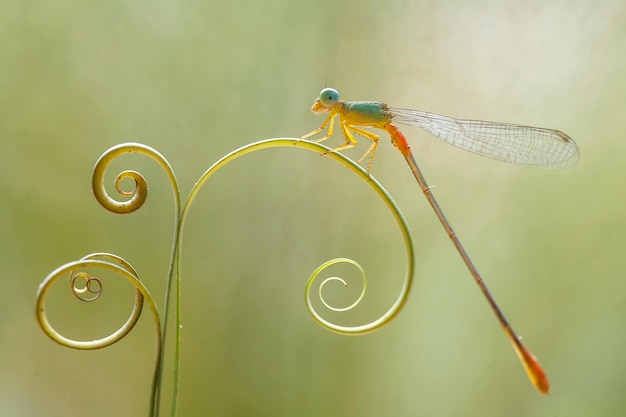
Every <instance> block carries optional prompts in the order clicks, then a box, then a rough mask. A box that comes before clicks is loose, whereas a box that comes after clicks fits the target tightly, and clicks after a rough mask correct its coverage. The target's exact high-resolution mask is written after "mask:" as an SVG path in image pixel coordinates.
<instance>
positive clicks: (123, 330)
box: [36, 253, 161, 350]
mask: <svg viewBox="0 0 626 417" xmlns="http://www.w3.org/2000/svg"><path fill="white" fill-rule="evenodd" d="M85 268H102V269H105V270H108V271H112V272H114V273H116V274H118V275H120V276H122V277H123V278H125V279H126V280H128V281H130V282H131V283H132V284H133V285H134V286H135V302H134V306H133V310H132V311H131V313H130V316H129V317H128V319H127V320H126V322H125V323H124V324H123V325H122V326H121V327H120V328H119V329H118V330H116V331H115V332H113V333H111V334H110V335H108V336H105V337H103V338H100V339H96V340H89V341H80V340H74V339H70V338H67V337H65V336H63V335H61V334H60V333H59V332H57V331H56V330H55V329H54V327H53V326H52V325H51V324H50V321H49V320H48V317H47V316H46V309H45V305H46V296H47V295H48V292H49V291H50V289H51V287H52V285H53V284H54V283H55V282H56V281H58V280H59V279H60V278H62V277H63V276H67V274H68V273H69V275H70V288H71V290H72V293H73V294H74V295H75V296H76V297H78V298H79V299H80V300H82V301H86V302H91V301H95V300H96V299H97V298H98V297H99V296H100V295H101V293H102V289H103V285H102V282H101V281H100V279H99V278H95V277H92V276H90V275H89V274H87V273H86V272H82V271H80V272H76V271H77V270H79V269H85ZM78 280H81V281H82V282H83V283H84V284H85V285H84V286H83V287H78V286H77V281H78ZM84 293H90V294H94V295H93V296H92V297H83V294H84ZM144 300H146V301H147V302H148V305H149V306H150V309H151V310H152V313H153V315H154V318H155V326H156V332H157V334H158V335H159V336H160V333H161V329H160V325H161V323H160V320H159V317H158V312H157V310H156V307H155V305H154V302H153V300H152V297H150V294H149V293H148V290H147V289H146V288H145V286H144V285H143V283H142V282H141V281H140V280H139V276H138V275H137V272H136V271H135V270H134V269H133V267H132V266H130V264H129V263H128V262H126V261H125V260H124V259H122V258H120V257H118V256H115V255H112V254H107V253H94V254H91V255H87V256H85V257H84V258H82V259H80V260H78V261H74V262H69V263H67V264H65V265H63V266H61V267H59V268H57V269H56V270H54V271H52V272H51V273H50V275H48V276H47V277H46V279H45V280H44V281H43V282H42V283H41V285H40V286H39V290H38V291H37V303H36V316H37V321H38V323H39V326H41V329H42V330H43V331H44V333H45V334H46V335H48V337H50V338H51V339H52V340H54V341H55V342H57V343H59V344H61V345H63V346H67V347H71V348H74V349H82V350H90V349H101V348H103V347H106V346H110V345H112V344H113V343H115V342H117V341H118V340H120V339H121V338H123V337H124V336H126V335H127V334H128V333H129V332H130V331H131V330H132V329H133V327H134V326H135V324H136V323H137V321H138V320H139V316H140V315H141V311H142V309H143V304H144ZM157 339H158V338H157Z"/></svg>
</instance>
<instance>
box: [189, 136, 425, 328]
mask: <svg viewBox="0 0 626 417" xmlns="http://www.w3.org/2000/svg"><path fill="white" fill-rule="evenodd" d="M277 147H289V148H293V147H297V148H302V149H307V150H310V151H313V152H316V153H322V154H325V155H326V156H327V157H329V158H331V159H333V160H335V161H337V162H339V163H341V164H342V165H344V166H346V167H348V168H349V169H350V170H351V171H353V172H354V173H355V174H356V175H357V176H359V177H360V178H361V179H362V180H363V181H365V183H367V184H368V185H369V186H370V187H371V188H372V189H373V190H374V191H375V192H376V193H377V194H378V195H379V197H380V198H381V199H382V200H383V201H384V202H385V204H386V205H387V207H388V208H389V210H390V211H391V213H392V215H393V216H394V217H395V219H396V222H397V223H398V226H399V227H400V231H401V232H402V235H403V238H404V242H405V249H406V259H407V269H406V275H405V279H404V283H403V285H402V289H401V291H400V295H399V296H398V298H397V299H396V301H395V302H394V304H393V305H392V306H391V307H390V308H389V310H387V312H385V313H384V314H383V315H382V316H381V317H380V318H378V319H377V320H374V321H372V322H370V323H367V324H364V325H361V326H353V327H348V326H339V325H336V324H334V323H331V322H329V321H327V320H326V319H324V318H323V317H322V316H321V315H320V314H319V313H318V312H317V311H316V310H315V308H314V307H313V305H312V303H311V296H310V292H311V288H312V285H313V280H314V279H315V277H317V276H318V275H319V273H320V272H321V271H322V270H323V269H325V268H327V267H328V266H330V265H333V264H335V263H338V262H347V263H350V264H352V265H353V266H355V267H356V268H358V269H359V270H360V271H361V274H362V277H363V283H364V285H363V289H362V291H361V295H360V296H359V297H358V299H357V300H356V301H355V302H354V303H353V304H352V305H350V306H348V307H343V308H337V307H332V306H330V305H329V304H328V303H327V302H326V300H325V299H324V297H323V296H322V293H321V291H322V288H323V287H324V286H325V285H326V284H327V283H328V282H332V281H339V282H342V283H343V284H344V285H345V284H346V282H345V281H344V280H343V279H342V278H338V277H332V278H327V279H326V280H324V282H323V283H322V285H320V290H319V291H320V292H319V295H320V298H321V301H322V303H323V304H324V305H325V306H326V307H327V308H329V309H330V310H334V311H347V310H350V309H352V308H353V307H355V306H356V305H357V304H358V303H359V302H360V301H361V300H362V299H363V297H364V295H365V289H366V280H365V273H364V271H363V268H361V266H360V265H359V264H358V263H356V262H355V261H353V260H351V259H346V258H338V259H334V260H330V261H328V262H326V263H324V264H323V265H321V266H320V267H319V268H317V269H316V270H315V272H314V273H313V275H312V276H311V277H310V278H309V280H308V282H307V285H306V287H305V303H306V308H307V310H308V311H309V313H310V314H311V316H312V317H313V319H314V320H315V321H317V322H318V323H319V324H320V325H322V326H324V327H326V328H327V329H329V330H331V331H334V332H337V333H341V334H349V335H356V334H364V333H369V332H373V331H375V330H377V329H379V328H381V327H383V326H385V325H386V324H388V323H389V322H390V321H391V320H393V319H394V318H395V317H396V316H397V315H398V314H399V313H400V311H401V310H402V308H403V307H404V305H405V304H406V302H407V301H408V296H409V293H410V290H411V287H412V285H413V272H414V268H415V267H414V265H415V261H414V255H413V253H414V251H413V241H412V239H411V235H410V233H409V228H408V226H407V224H406V220H405V219H404V217H403V216H402V213H401V212H400V210H399V209H398V207H397V205H396V203H395V202H394V201H393V199H392V198H391V196H390V195H389V193H387V191H386V190H385V189H384V188H383V187H382V185H380V183H379V182H378V181H377V180H376V179H375V178H374V177H371V176H370V175H369V174H368V173H367V171H365V170H364V169H363V168H361V166H359V165H358V164H356V163H355V162H353V161H352V160H350V159H348V158H346V157H345V156H343V155H342V154H340V153H337V152H331V149H330V148H328V147H326V146H324V145H322V144H319V143H315V142H310V141H306V140H299V139H292V138H278V139H268V140H264V141H259V142H255V143H251V144H249V145H246V146H244V147H241V148H239V149H237V150H235V151H233V152H231V153H229V154H228V155H226V156H224V157H222V158H221V159H220V160H219V161H217V162H216V163H215V164H213V165H212V166H211V167H210V168H209V169H208V170H207V171H206V172H205V173H204V174H203V175H202V176H201V177H200V179H199V180H198V182H197V183H196V184H195V186H194V187H193V188H192V190H191V192H190V193H189V197H188V198H187V200H186V201H185V205H184V207H183V210H182V213H181V226H180V227H181V234H180V235H179V239H182V228H183V226H184V222H185V219H186V217H187V214H188V212H189V207H190V206H191V204H192V203H193V201H194V199H195V197H196V195H197V193H198V192H199V191H200V189H201V188H202V186H203V184H204V183H205V182H206V181H207V180H208V179H209V178H210V177H211V176H212V175H213V174H214V173H215V172H216V171H217V170H219V169H220V168H222V167H223V166H224V165H226V164H228V163H229V162H232V161H233V160H235V159H237V158H239V157H241V156H243V155H246V154H248V153H251V152H254V151H258V150H261V149H268V148H277ZM179 248H180V242H179Z"/></svg>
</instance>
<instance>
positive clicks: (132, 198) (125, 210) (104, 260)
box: [35, 138, 414, 416]
mask: <svg viewBox="0 0 626 417" xmlns="http://www.w3.org/2000/svg"><path fill="white" fill-rule="evenodd" d="M275 147H287V148H294V147H296V148H301V149H307V150H309V151H313V152H315V153H319V154H324V155H327V157H328V158H330V159H333V160H335V161H337V162H339V163H341V164H342V165H344V166H346V167H348V168H349V169H350V170H352V171H353V172H354V173H356V174H357V176H359V177H360V178H361V179H362V180H363V181H365V182H366V183H367V184H368V185H369V186H370V187H371V188H372V189H373V190H374V191H375V192H376V193H377V194H378V195H379V196H380V197H381V199H382V200H383V201H384V202H385V204H386V205H387V207H388V208H389V209H390V211H391V213H392V214H393V216H394V217H395V219H396V221H397V223H398V225H399V227H400V230H401V232H402V235H403V237H404V242H405V248H406V253H407V270H406V276H405V280H404V283H403V286H402V289H401V291H400V295H399V296H398V298H397V299H396V301H395V302H394V304H393V305H392V306H391V307H390V308H389V309H388V310H387V312H386V313H384V314H383V315H382V316H381V317H380V318H378V319H376V320H374V321H372V322H371V323H367V324H365V325H360V326H352V327H346V326H339V325H336V324H333V323H331V322H329V321H327V320H325V319H324V318H322V316H321V315H320V314H318V312H317V311H316V310H315V308H314V307H313V306H312V303H311V296H310V293H311V288H312V285H313V281H314V280H315V279H316V277H318V276H319V274H320V273H321V272H322V271H324V270H325V269H326V268H328V267H329V266H331V265H334V264H337V263H348V264H351V265H352V266H354V267H356V268H357V269H358V270H359V271H360V273H361V279H362V282H363V286H362V289H361V292H360V294H359V296H358V297H357V299H356V300H355V301H354V302H353V303H352V304H350V305H348V306H346V307H336V306H332V305H331V304H330V303H328V302H327V301H326V299H325V297H324V295H323V290H324V288H326V286H327V285H328V284H329V283H331V282H339V283H341V284H343V285H344V286H347V285H348V284H347V282H346V281H345V280H344V279H343V278H341V277H329V278H326V279H324V280H323V281H322V282H321V283H320V285H319V290H318V296H319V299H320V300H321V303H322V304H323V305H324V306H325V307H326V308H328V309H329V310H331V311H336V312H344V311H348V310H351V309H353V308H354V307H356V306H357V305H358V304H359V303H360V302H361V301H362V300H363V298H364V296H365V292H366V288H367V279H366V276H365V272H364V270H363V268H362V267H361V266H360V265H359V264H358V263H357V262H355V261H353V260H351V259H347V258H337V259H332V260H330V261H327V262H325V263H324V264H322V265H321V266H320V267H318V268H317V269H316V270H315V272H314V273H313V274H312V275H311V277H310V278H309V280H308V281H307V284H306V287H305V303H306V308H307V310H308V311H309V313H310V314H311V316H312V317H313V318H314V319H315V320H316V321H317V322H318V323H319V324H320V325H322V326H324V327H326V328H327V329H329V330H331V331H334V332H337V333H341V334H349V335H354V334H364V333H368V332H372V331H375V330H377V329H379V328H381V327H383V326H385V325H386V324H387V323H389V322H390V321H391V320H392V319H393V318H395V317H396V316H397V315H398V314H399V312H400V311H401V309H402V308H403V307H404V305H405V304H406V302H407V300H408V295H409V292H410V289H411V287H412V283H413V271H414V258H413V243H412V240H411V236H410V234H409V231H408V226H407V224H406V221H405V220H404V217H403V216H402V214H401V213H400V211H399V209H398V207H397V206H396V204H395V202H394V201H393V200H392V199H391V197H390V196H389V194H388V193H387V191H386V190H385V189H384V188H383V187H382V186H381V185H380V184H379V183H378V181H376V179H374V178H373V177H370V175H369V174H368V173H367V172H366V171H365V170H363V169H362V168H361V167H360V166H359V165H358V164H356V163H355V162H353V161H351V160H350V159H348V158H346V157H345V156H343V155H342V154H339V153H336V152H332V151H331V149H330V148H328V147H326V146H324V145H321V144H318V143H315V142H310V141H306V140H299V139H293V138H278V139H268V140H264V141H259V142H255V143H252V144H249V145H246V146H244V147H242V148H239V149H237V150H235V151H233V152H231V153H229V154H228V155H225V156H224V157H222V158H221V159H220V160H219V161H217V162H216V163H215V164H213V165H212V166H211V167H210V168H209V169H208V170H207V171H205V173H204V174H203V175H202V176H201V177H200V179H199V180H198V181H197V182H196V184H195V185H194V186H193V188H192V189H191V191H190V193H189V196H188V198H187V199H186V200H185V205H184V207H183V208H182V211H181V209H180V207H181V205H180V193H179V188H178V183H177V181H176V177H175V175H174V172H173V170H172V168H171V166H170V164H169V162H168V161H167V160H166V159H165V158H164V157H163V156H162V155H161V154H160V153H159V152H157V151H156V150H154V149H152V148H151V147H149V146H146V145H142V144H139V143H123V144H120V145H117V146H114V147H112V148H110V149H109V150H107V151H106V152H105V153H103V154H102V156H101V157H100V158H99V159H98V161H97V162H96V164H95V166H94V170H93V176H92V190H93V193H94V196H95V198H96V200H97V201H98V202H99V203H100V204H101V205H102V206H103V207H104V208H105V209H106V210H108V211H110V212H112V213H117V214H129V213H133V212H134V211H136V210H138V209H139V208H141V207H142V206H143V204H144V203H145V201H146V199H147V195H148V185H147V182H146V180H145V178H144V177H143V176H142V175H141V174H140V173H139V172H137V171H133V170H125V171H122V172H120V173H119V174H118V175H117V176H116V177H115V180H114V186H115V191H116V192H117V193H118V194H119V195H120V196H121V197H123V198H125V199H124V200H117V199H114V198H113V197H111V196H110V195H109V194H108V192H107V190H106V187H105V185H104V183H105V181H104V177H105V172H106V170H107V168H108V167H109V165H110V164H111V162H112V161H113V160H115V159H116V158H118V157H119V156H122V155H125V154H128V153H139V154H143V155H146V156H148V157H150V158H151V159H153V160H154V161H156V162H157V163H158V164H159V165H160V166H161V167H162V168H163V169H164V171H165V172H166V174H167V176H168V177H169V179H170V183H171V185H172V188H173V191H174V200H175V206H174V207H175V213H174V218H175V224H174V236H173V240H172V252H171V253H172V255H171V258H170V265H169V271H168V279H167V283H166V290H165V304H164V309H163V321H161V319H160V317H159V313H158V311H157V308H156V305H155V303H154V300H153V299H152V297H151V296H150V293H149V292H148V290H147V289H146V287H145V286H144V284H143V283H142V282H141V280H140V279H139V276H138V275H137V273H136V271H135V270H134V269H133V268H132V266H131V265H130V264H129V263H128V262H126V261H125V260H124V259H122V258H120V257H118V256H116V255H112V254H107V253H94V254H91V255H88V256H85V257H84V258H82V259H80V260H78V261H74V262H69V263H67V264H65V265H63V266H61V267H59V268H57V269H56V270H54V271H52V272H51V273H50V274H49V275H48V276H47V277H46V278H45V279H44V281H43V282H42V283H41V285H40V286H39V289H38V291H37V301H36V307H35V308H36V317H37V321H38V323H39V326H40V327H41V329H42V330H43V331H44V333H45V334H46V335H47V336H48V337H50V338H51V339H52V340H54V341H55V342H57V343H59V344H61V345H64V346H67V347H71V348H74V349H84V350H88V349H100V348H103V347H106V346H109V345H111V344H113V343H115V342H117V341H119V340H120V339H121V338H123V337H124V336H125V335H126V334H128V333H129V332H130V331H131V330H132V328H133V327H134V326H135V324H136V323H137V321H138V319H139V316H140V314H141V311H142V309H143V304H144V301H145V302H146V303H147V305H148V307H149V309H150V311H151V313H152V316H153V319H154V326H155V334H156V345H157V346H156V366H155V371H154V378H153V383H152V398H151V400H152V401H151V409H150V415H151V416H157V415H158V414H159V403H160V389H161V375H162V368H163V349H162V346H163V345H164V343H165V337H166V333H165V329H166V328H167V319H168V306H169V299H170V296H169V293H170V290H171V284H172V282H174V281H175V282H176V297H175V300H176V310H175V319H176V325H175V327H174V329H175V330H174V331H175V337H176V341H175V348H174V377H173V383H172V401H171V414H172V415H175V414H176V407H177V400H178V379H179V358H180V339H181V337H180V329H181V328H182V324H181V322H180V310H181V304H180V298H181V286H180V257H181V252H182V234H183V233H182V231H183V226H184V223H185V220H186V218H187V215H188V213H189V208H190V206H191V204H192V203H193V201H194V200H195V197H196V196H197V193H198V192H199V190H200V189H201V188H202V186H203V185H204V183H205V182H206V181H207V180H208V179H209V178H210V177H211V176H212V175H213V174H214V173H215V172H217V171H218V170H219V169H220V168H222V167H223V166H225V165H226V164H228V163H229V162H231V161H233V160H235V159H237V158H239V157H241V156H243V155H245V154H248V153H251V152H254V151H257V150H261V149H269V148H275ZM125 179H130V180H131V182H132V184H133V186H132V188H131V189H130V190H129V191H124V190H123V189H122V182H123V181H124V180H125ZM86 268H90V269H93V268H100V269H104V270H105V271H109V272H113V273H115V274H117V275H119V276H121V277H122V278H124V279H126V280H127V281H129V282H131V283H132V284H133V285H134V287H135V302H134V307H133V310H132V312H131V314H130V316H129V317H128V319H127V320H126V322H125V323H124V324H123V325H122V326H121V327H120V328H119V329H118V330H116V331H114V332H113V333H111V334H110V335H108V336H105V337H102V338H100V339H97V340H90V341H80V340H73V339H70V338H67V337H65V336H63V335H61V334H60V333H59V332H57V331H56V329H54V327H53V326H52V325H51V324H50V322H49V320H48V318H47V316H46V312H45V306H46V296H47V295H48V293H49V291H50V288H51V287H52V286H53V284H54V283H56V281H58V280H59V279H60V278H61V277H63V276H68V275H69V283H70V289H71V291H72V293H73V295H74V296H75V297H77V298H78V299H80V300H82V301H84V302H93V301H96V300H97V299H98V298H99V297H100V296H101V295H102V292H103V291H104V284H103V281H102V280H101V278H99V277H96V276H93V275H90V274H88V273H87V272H84V271H83V269H86Z"/></svg>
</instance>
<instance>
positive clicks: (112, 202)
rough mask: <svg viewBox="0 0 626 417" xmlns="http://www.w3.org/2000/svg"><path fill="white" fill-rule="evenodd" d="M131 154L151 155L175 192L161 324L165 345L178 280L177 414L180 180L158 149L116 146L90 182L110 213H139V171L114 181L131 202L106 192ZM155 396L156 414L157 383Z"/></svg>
mask: <svg viewBox="0 0 626 417" xmlns="http://www.w3.org/2000/svg"><path fill="white" fill-rule="evenodd" d="M130 153H137V154H141V155H145V156H148V157H149V158H150V159H152V160H154V161H156V162H157V163H158V164H159V165H160V166H161V168H163V170H164V171H165V173H166V175H167V176H168V179H169V180H170V184H171V186H172V191H173V193H174V232H173V238H172V248H171V254H170V264H169V268H168V274H167V282H166V285H165V301H164V306H163V323H162V329H163V331H162V333H161V344H162V345H164V344H165V339H166V336H167V335H166V330H167V320H168V317H169V302H170V292H171V288H172V282H173V281H176V301H175V306H176V314H175V321H176V325H175V328H174V332H175V339H176V340H175V346H174V349H175V354H174V379H173V387H174V388H173V391H174V395H173V401H172V412H174V410H175V407H176V404H177V403H176V399H177V395H176V393H177V391H178V378H179V374H180V371H179V367H178V364H179V362H178V358H179V356H180V355H179V352H180V329H181V327H182V326H181V319H180V273H179V272H180V266H179V264H180V252H179V250H178V243H179V242H180V239H179V238H178V235H179V232H180V228H179V226H180V221H179V220H180V189H179V187H178V181H177V180H176V175H175V174H174V170H173V169H172V167H171V166H170V164H169V162H168V161H167V159H165V157H164V156H163V155H161V154H160V153H159V152H158V151H156V150H155V149H153V148H151V147H149V146H146V145H143V144H141V143H133V142H130V143H122V144H119V145H116V146H114V147H112V148H110V149H109V150H107V151H106V152H104V153H103V154H102V156H100V158H99V159H98V161H97V162H96V165H95V166H94V169H93V175H92V180H91V185H92V190H93V193H94V196H95V197H96V200H98V202H99V203H100V204H101V205H102V207H104V208H105V209H107V210H108V211H110V212H112V213H117V214H129V213H132V212H134V211H136V210H138V209H139V208H140V207H141V206H142V205H143V203H144V202H145V201H146V198H147V196H148V185H147V182H146V180H145V178H144V177H143V176H142V175H141V174H140V173H138V172H136V171H132V170H127V171H123V172H121V173H120V174H118V175H117V177H116V178H115V190H116V191H117V192H118V193H119V194H120V195H121V196H123V197H130V199H128V200H125V201H118V200H116V199H113V198H112V197H110V196H109V194H108V193H107V191H106V187H105V186H104V176H105V172H106V170H107V168H108V166H109V165H110V164H111V162H112V161H113V160H115V159H117V158H118V157H120V156H122V155H126V154H130ZM126 178H129V179H131V180H132V181H133V182H134V187H133V189H132V190H130V191H123V190H122V189H121V182H122V181H123V180H124V179H126ZM163 359H164V358H163V357H162V353H161V356H160V357H159V359H158V362H157V370H156V371H155V381H157V380H160V375H161V372H162V369H163V362H164V361H163ZM156 390H157V392H156V393H153V400H154V401H156V404H155V403H154V401H153V404H152V408H153V410H154V411H153V413H154V414H155V415H156V414H158V412H159V404H160V390H161V386H160V384H158V385H157V386H156Z"/></svg>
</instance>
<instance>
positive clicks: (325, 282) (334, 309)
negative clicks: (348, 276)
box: [309, 258, 367, 312]
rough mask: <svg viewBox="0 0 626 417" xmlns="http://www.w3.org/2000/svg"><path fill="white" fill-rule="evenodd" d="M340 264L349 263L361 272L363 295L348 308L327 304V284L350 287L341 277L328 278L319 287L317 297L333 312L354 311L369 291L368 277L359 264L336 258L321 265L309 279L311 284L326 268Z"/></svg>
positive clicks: (350, 260)
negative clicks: (338, 283)
mask: <svg viewBox="0 0 626 417" xmlns="http://www.w3.org/2000/svg"><path fill="white" fill-rule="evenodd" d="M338 263H347V264H350V265H352V266H354V267H355V268H357V269H358V270H359V272H360V273H361V279H362V280H363V287H362V288H361V294H359V297H358V298H357V299H356V301H354V302H353V303H352V304H350V305H349V306H347V307H334V306H331V305H330V304H328V302H326V299H324V294H323V290H324V287H325V286H326V284H328V283H329V282H334V281H337V282H340V283H341V284H343V286H344V287H347V286H348V283H347V282H346V280H345V279H343V278H341V277H328V278H326V279H325V280H324V281H322V283H321V284H320V286H319V290H318V292H317V295H318V296H319V298H320V301H321V302H322V304H324V306H325V307H326V308H327V309H329V310H332V311H339V312H341V311H348V310H352V309H353V308H354V307H356V306H357V305H358V304H359V303H360V302H361V300H362V299H363V297H365V291H366V290H367V277H366V276H365V271H364V270H363V268H361V265H359V264H358V263H356V262H354V261H353V260H352V259H349V258H336V259H331V260H330V261H327V262H324V263H323V264H322V265H320V266H319V267H317V269H316V270H315V271H313V274H311V278H309V282H311V283H312V282H313V281H314V280H315V278H316V277H317V276H318V275H319V274H320V273H321V272H322V271H323V270H324V269H326V268H328V267H329V266H331V265H335V264H338Z"/></svg>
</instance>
